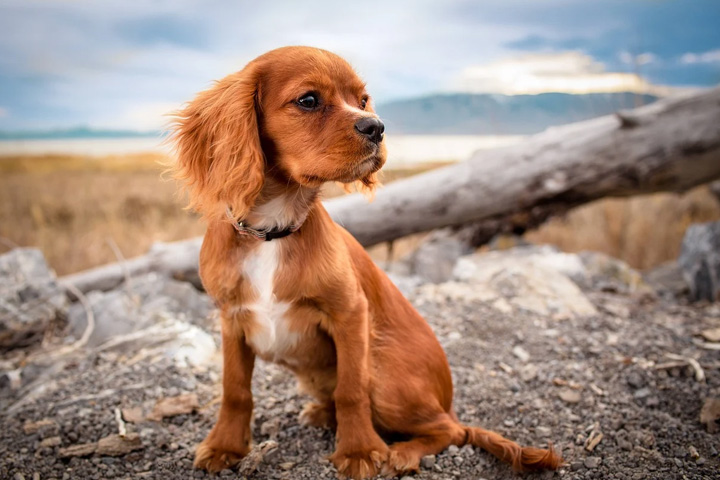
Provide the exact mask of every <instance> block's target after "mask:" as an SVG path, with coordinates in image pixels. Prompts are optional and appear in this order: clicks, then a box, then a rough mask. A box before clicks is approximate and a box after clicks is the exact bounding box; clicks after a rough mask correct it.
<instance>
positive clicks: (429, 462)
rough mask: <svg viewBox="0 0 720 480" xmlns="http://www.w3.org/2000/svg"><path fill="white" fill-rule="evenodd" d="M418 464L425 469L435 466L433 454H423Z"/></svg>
mask: <svg viewBox="0 0 720 480" xmlns="http://www.w3.org/2000/svg"><path fill="white" fill-rule="evenodd" d="M420 466H421V467H422V468H425V469H430V468H433V467H434V466H435V455H425V456H424V457H422V458H421V459H420Z"/></svg>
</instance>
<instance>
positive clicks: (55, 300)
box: [0, 248, 68, 350]
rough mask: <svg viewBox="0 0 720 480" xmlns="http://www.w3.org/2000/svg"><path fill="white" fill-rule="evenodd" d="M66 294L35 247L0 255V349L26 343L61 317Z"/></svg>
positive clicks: (26, 344) (29, 343)
mask: <svg viewBox="0 0 720 480" xmlns="http://www.w3.org/2000/svg"><path fill="white" fill-rule="evenodd" d="M67 308H68V298H67V296H66V295H65V292H64V290H63V289H62V288H61V287H60V285H59V284H58V282H57V279H56V277H55V273H54V272H53V271H52V270H51V269H50V268H49V267H48V264H47V262H46V261H45V257H44V256H43V254H42V252H41V251H40V250H37V249H35V248H16V249H14V250H11V251H10V252H8V253H5V254H4V255H0V350H9V349H13V348H20V347H27V346H29V345H31V344H33V343H35V342H37V341H39V340H40V339H41V338H42V335H43V333H44V332H45V331H46V329H47V328H48V325H49V324H50V323H51V322H53V321H55V320H64V318H65V316H66V314H67Z"/></svg>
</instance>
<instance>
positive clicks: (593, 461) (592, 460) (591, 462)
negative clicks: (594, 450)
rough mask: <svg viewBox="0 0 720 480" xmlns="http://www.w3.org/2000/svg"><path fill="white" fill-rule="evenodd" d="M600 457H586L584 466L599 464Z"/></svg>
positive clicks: (593, 466) (592, 466)
mask: <svg viewBox="0 0 720 480" xmlns="http://www.w3.org/2000/svg"><path fill="white" fill-rule="evenodd" d="M601 462H602V459H601V458H600V457H587V458H585V461H584V463H585V468H589V469H593V468H597V467H599V466H600V463H601Z"/></svg>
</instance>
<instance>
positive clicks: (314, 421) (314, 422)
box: [300, 402, 337, 430]
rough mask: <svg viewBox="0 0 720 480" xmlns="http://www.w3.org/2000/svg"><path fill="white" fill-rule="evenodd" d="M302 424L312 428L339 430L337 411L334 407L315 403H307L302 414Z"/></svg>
mask: <svg viewBox="0 0 720 480" xmlns="http://www.w3.org/2000/svg"><path fill="white" fill-rule="evenodd" d="M300 423H301V424H303V425H309V426H311V427H318V428H327V429H330V430H335V428H337V421H336V420H335V409H334V408H333V407H332V405H327V404H325V405H323V404H320V403H315V402H310V403H306V404H305V406H304V407H303V409H302V412H300Z"/></svg>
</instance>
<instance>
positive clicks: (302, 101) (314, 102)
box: [297, 92, 320, 110]
mask: <svg viewBox="0 0 720 480" xmlns="http://www.w3.org/2000/svg"><path fill="white" fill-rule="evenodd" d="M297 104H298V105H299V106H300V107H301V108H304V109H305V110H313V109H315V108H316V107H317V106H318V105H319V104H320V99H319V98H318V96H317V95H316V94H315V93H312V92H310V93H306V94H305V95H303V96H302V97H300V98H299V99H298V101H297Z"/></svg>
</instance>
